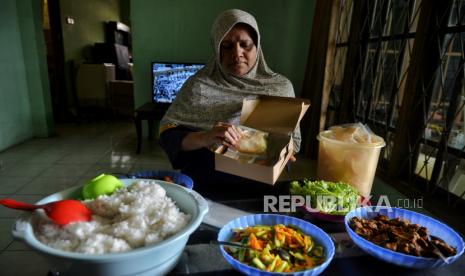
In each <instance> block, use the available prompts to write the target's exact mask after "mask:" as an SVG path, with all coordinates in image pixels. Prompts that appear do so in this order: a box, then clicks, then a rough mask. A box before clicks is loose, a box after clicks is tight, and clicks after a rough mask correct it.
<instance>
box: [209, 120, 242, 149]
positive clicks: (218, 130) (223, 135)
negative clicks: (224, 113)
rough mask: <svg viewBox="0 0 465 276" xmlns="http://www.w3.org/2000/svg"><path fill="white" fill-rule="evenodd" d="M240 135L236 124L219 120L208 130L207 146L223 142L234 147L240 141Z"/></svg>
mask: <svg viewBox="0 0 465 276" xmlns="http://www.w3.org/2000/svg"><path fill="white" fill-rule="evenodd" d="M240 137H241V136H240V134H239V132H238V131H237V129H236V127H234V125H231V124H226V123H222V122H219V123H217V124H216V125H215V126H214V127H213V128H212V129H210V130H209V131H207V132H206V143H207V146H210V145H212V144H215V143H222V144H223V145H225V146H228V147H231V146H232V147H234V146H235V145H236V144H237V143H238V142H239V138H240Z"/></svg>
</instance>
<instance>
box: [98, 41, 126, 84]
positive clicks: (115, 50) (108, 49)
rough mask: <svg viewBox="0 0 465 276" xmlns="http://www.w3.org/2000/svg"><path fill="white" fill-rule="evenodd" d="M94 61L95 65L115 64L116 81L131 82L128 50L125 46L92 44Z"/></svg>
mask: <svg viewBox="0 0 465 276" xmlns="http://www.w3.org/2000/svg"><path fill="white" fill-rule="evenodd" d="M93 55H94V60H95V61H96V62H97V63H105V62H109V63H113V64H115V66H116V68H115V78H116V79H118V80H132V76H131V74H130V71H129V62H130V57H129V49H128V47H127V46H125V45H121V44H110V43H95V44H94V53H93Z"/></svg>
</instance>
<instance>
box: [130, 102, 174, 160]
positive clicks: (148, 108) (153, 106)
mask: <svg viewBox="0 0 465 276" xmlns="http://www.w3.org/2000/svg"><path fill="white" fill-rule="evenodd" d="M169 105H170V104H169V103H146V104H144V105H142V106H140V107H138V108H137V109H136V110H135V111H134V124H135V126H136V133H137V149H136V153H137V154H140V151H141V148H142V120H147V124H148V134H149V135H148V139H149V140H150V139H152V138H153V127H154V121H155V120H158V121H159V120H161V118H162V117H163V115H164V114H165V112H166V110H167V109H168V107H169Z"/></svg>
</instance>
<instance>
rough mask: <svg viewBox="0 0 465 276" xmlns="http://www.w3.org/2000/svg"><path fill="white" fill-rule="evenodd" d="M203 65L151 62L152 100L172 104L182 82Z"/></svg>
mask: <svg viewBox="0 0 465 276" xmlns="http://www.w3.org/2000/svg"><path fill="white" fill-rule="evenodd" d="M203 66H204V65H203V64H199V63H169V62H152V99H153V102H155V103H172V102H173V100H174V99H175V98H176V95H177V94H178V92H179V90H180V89H181V87H182V85H183V84H184V82H185V81H186V80H187V79H188V78H189V77H190V76H192V75H194V74H195V72H197V71H198V70H199V69H200V68H202V67H203Z"/></svg>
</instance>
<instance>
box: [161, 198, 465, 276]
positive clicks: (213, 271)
mask: <svg viewBox="0 0 465 276" xmlns="http://www.w3.org/2000/svg"><path fill="white" fill-rule="evenodd" d="M208 198H209V199H211V200H213V201H215V202H218V203H221V204H224V205H227V206H230V207H233V208H237V209H240V210H243V211H246V212H249V213H263V212H264V210H263V203H264V202H263V196H259V195H258V196H250V195H248V196H245V197H244V198H241V197H237V195H236V196H235V197H234V198H229V199H228V198H224V197H218V198H219V199H217V198H215V195H214V194H209V195H208ZM288 215H293V216H297V217H301V218H302V214H301V213H298V212H296V213H288ZM305 219H307V220H309V221H310V222H311V223H313V224H315V225H317V226H318V227H320V228H321V229H323V230H324V231H326V232H327V233H328V234H329V235H330V236H331V237H332V238H333V240H334V241H335V247H336V254H335V256H334V258H333V260H332V261H331V263H330V264H329V266H328V267H327V268H326V270H325V271H324V272H323V273H322V275H347V274H350V275H374V274H376V275H464V274H465V255H463V256H461V257H460V258H459V259H458V260H457V261H456V262H454V263H452V264H450V265H447V266H443V267H440V268H434V269H425V270H416V269H409V268H404V267H400V266H397V265H394V264H390V263H386V262H384V261H382V260H379V259H377V258H375V257H372V256H370V255H367V254H366V253H364V252H363V251H361V250H360V249H359V248H358V247H357V246H356V245H355V244H353V242H352V241H351V239H350V238H349V236H348V235H347V233H346V231H345V228H344V224H343V223H335V222H325V221H319V220H315V219H314V218H311V217H305ZM218 232H219V228H217V227H214V226H211V225H207V224H204V223H203V224H201V225H200V227H199V228H198V229H197V230H196V231H195V232H194V233H193V234H192V235H191V236H190V238H189V241H188V244H187V246H186V249H185V251H184V252H183V255H182V257H181V260H180V262H179V263H178V265H177V266H176V267H175V269H173V271H171V273H170V275H186V274H189V275H240V274H239V272H237V271H235V270H234V269H233V268H232V266H230V265H229V264H228V263H227V262H226V260H224V258H223V256H222V255H221V252H220V249H219V246H218V245H214V244H211V243H210V241H212V240H216V238H217V235H218Z"/></svg>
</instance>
